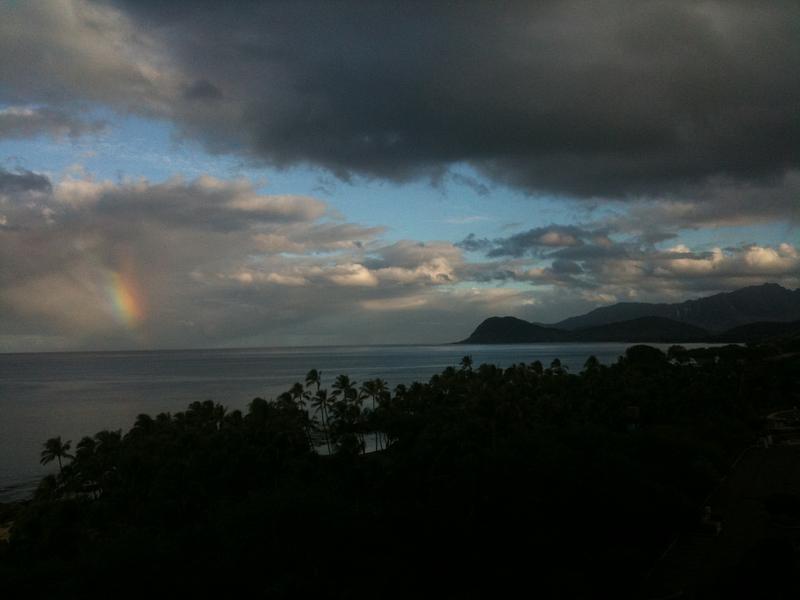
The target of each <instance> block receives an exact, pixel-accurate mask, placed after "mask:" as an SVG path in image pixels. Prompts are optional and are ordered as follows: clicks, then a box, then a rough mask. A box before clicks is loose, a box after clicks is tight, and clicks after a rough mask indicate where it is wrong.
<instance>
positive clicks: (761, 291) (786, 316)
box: [552, 283, 800, 332]
mask: <svg viewBox="0 0 800 600" xmlns="http://www.w3.org/2000/svg"><path fill="white" fill-rule="evenodd" d="M641 317H663V318H666V319H672V320H673V321H679V322H682V323H688V324H690V325H695V326H697V327H702V328H704V329H707V330H709V331H712V332H721V331H725V330H727V329H730V328H732V327H737V326H739V325H746V324H748V323H755V322H760V321H772V322H785V321H796V320H800V289H797V290H787V289H786V288H783V287H781V286H779V285H777V284H775V283H765V284H763V285H759V286H751V287H746V288H742V289H740V290H736V291H734V292H726V293H722V294H715V295H713V296H708V297H706V298H698V299H696V300H687V301H686V302H680V303H676V304H664V303H660V304H648V303H641V302H621V303H618V304H613V305H611V306H603V307H601V308H596V309H594V310H593V311H591V312H588V313H586V314H585V315H581V316H577V317H570V318H568V319H564V320H563V321H560V322H558V323H555V324H553V325H552V327H554V328H558V329H567V330H577V329H585V328H587V327H596V326H600V325H607V324H610V323H616V322H620V321H629V320H631V319H638V318H641Z"/></svg>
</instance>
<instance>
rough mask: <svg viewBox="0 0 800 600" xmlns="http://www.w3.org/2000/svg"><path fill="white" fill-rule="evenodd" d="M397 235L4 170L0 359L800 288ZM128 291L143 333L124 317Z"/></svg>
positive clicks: (777, 270)
mask: <svg viewBox="0 0 800 600" xmlns="http://www.w3.org/2000/svg"><path fill="white" fill-rule="evenodd" d="M385 234H386V229H385V228H383V227H375V226H372V227H366V226H362V225H359V224H357V223H351V222H346V221H343V220H341V218H340V217H338V215H336V214H335V213H331V211H329V210H328V208H327V206H326V205H325V203H323V202H322V201H320V200H318V199H315V198H308V197H304V196H286V195H269V194H264V193H259V192H257V191H256V190H255V189H254V188H253V187H252V185H251V184H250V183H249V182H247V181H245V180H219V179H215V178H212V177H208V176H203V177H199V178H196V179H192V180H186V179H183V178H180V177H174V178H171V179H168V180H166V181H163V182H150V181H147V180H144V179H138V180H122V181H117V182H111V181H97V180H94V179H91V178H90V177H88V176H86V175H84V176H83V177H82V178H75V177H74V176H69V175H67V176H64V177H62V178H61V179H59V180H56V181H51V180H50V178H49V177H47V176H46V175H43V174H41V173H34V172H30V171H24V170H20V171H6V170H2V169H0V255H2V256H6V257H14V259H13V261H8V262H7V263H6V264H5V265H4V269H2V270H0V315H2V316H0V331H1V332H2V335H1V336H0V348H6V349H12V348H16V349H19V348H20V347H23V348H27V349H35V348H36V347H39V345H42V346H44V347H49V348H51V349H52V348H81V347H95V348H120V347H123V348H124V347H175V346H181V347H186V346H209V345H231V344H234V345H235V344H247V343H258V344H269V343H270V342H271V341H272V343H275V342H274V340H281V342H282V343H326V342H328V343H341V342H342V341H345V340H350V341H359V342H389V341H393V342H396V341H406V342H418V341H429V342H443V341H450V340H453V339H457V338H458V337H461V336H463V335H465V332H467V331H468V330H470V329H471V328H472V327H473V326H474V325H475V323H477V322H478V321H480V320H481V319H483V318H484V317H486V316H488V314H496V313H501V314H506V313H513V314H518V315H520V316H527V317H529V318H535V319H536V320H543V321H548V320H549V321H553V320H557V319H559V318H563V317H566V316H568V315H569V314H571V313H572V312H577V311H581V310H587V309H590V308H592V307H593V306H596V305H597V304H599V303H607V302H613V301H616V300H623V299H637V300H648V299H649V300H653V299H657V300H667V299H681V298H682V297H683V296H685V295H686V294H700V293H708V292H709V291H716V290H719V289H731V288H734V287H740V286H744V285H750V284H758V283H762V282H763V281H766V280H768V281H775V282H778V283H782V284H784V285H787V286H790V287H795V286H798V285H800V254H799V253H798V246H797V245H794V244H792V243H790V242H784V243H781V244H778V245H774V246H771V245H764V244H761V245H759V244H745V245H741V246H738V247H731V248H714V249H712V250H709V251H693V250H691V249H690V248H688V247H685V246H680V245H678V246H675V247H672V248H669V249H666V250H659V249H657V248H656V247H655V246H653V245H652V244H648V243H645V242H642V241H641V239H639V238H638V237H637V236H636V235H629V236H627V237H626V236H624V235H621V233H620V232H619V231H616V232H613V233H612V232H611V231H610V230H609V229H605V230H600V229H592V228H591V227H590V226H586V227H578V226H567V225H558V224H553V225H551V226H546V227H540V228H535V229H532V230H529V231H527V232H522V233H518V234H513V235H510V236H508V237H506V238H499V239H494V240H478V239H476V238H475V237H474V236H472V237H470V238H467V240H465V242H463V243H460V244H453V243H451V242H447V241H438V242H435V241H434V242H430V241H427V242H421V241H415V240H400V241H395V242H389V241H387V240H386V239H385ZM467 253H469V254H470V255H472V256H473V258H470V257H468V256H467ZM481 254H482V255H483V256H485V258H486V260H480V259H477V260H476V259H475V258H474V256H475V255H478V256H479V255H481ZM120 281H123V282H126V283H127V285H129V286H132V287H131V290H128V291H127V292H126V293H128V294H132V296H133V298H134V300H135V302H136V304H137V306H134V307H127V309H128V310H129V311H130V310H135V311H136V313H137V314H136V315H135V316H136V319H135V320H131V319H130V317H131V315H124V314H123V315H121V314H120V306H119V303H120V299H119V297H118V294H119V290H116V289H115V287H114V286H117V285H119V283H120ZM123 308H125V307H123ZM377 323H380V327H378V326H377ZM343 324H346V326H345V327H344V328H343ZM386 332H391V336H392V337H391V338H389V339H387V338H386V337H385V336H386V335H387V334H386Z"/></svg>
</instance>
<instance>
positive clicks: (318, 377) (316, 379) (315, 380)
mask: <svg viewBox="0 0 800 600" xmlns="http://www.w3.org/2000/svg"><path fill="white" fill-rule="evenodd" d="M321 384H322V373H321V372H319V371H317V370H316V369H311V370H310V371H309V372H308V373H306V387H307V388H308V387H311V386H312V385H316V386H317V391H319V386H320V385H321Z"/></svg>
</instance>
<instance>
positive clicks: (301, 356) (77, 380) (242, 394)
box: [0, 343, 699, 502]
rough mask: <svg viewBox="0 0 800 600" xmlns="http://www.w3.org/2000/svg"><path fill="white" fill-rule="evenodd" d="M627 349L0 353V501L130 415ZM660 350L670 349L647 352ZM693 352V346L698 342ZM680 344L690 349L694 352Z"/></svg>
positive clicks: (606, 356) (568, 361)
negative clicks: (65, 452)
mask: <svg viewBox="0 0 800 600" xmlns="http://www.w3.org/2000/svg"><path fill="white" fill-rule="evenodd" d="M628 345H629V344H616V343H606V344H515V345H492V346H455V345H443V346H339V347H313V348H248V349H220V350H169V351H142V352H67V353H26V354H0V502H4V501H10V500H15V499H20V498H24V497H26V496H29V495H30V494H31V492H32V491H33V489H35V487H36V484H37V482H38V481H39V480H40V479H41V478H42V477H43V476H44V475H45V474H47V473H49V472H53V470H54V468H55V467H54V466H53V465H52V464H51V465H48V466H47V467H42V466H41V465H39V453H40V451H41V447H42V444H43V442H44V441H45V440H47V439H48V438H51V437H55V436H58V435H60V436H61V437H62V439H63V440H72V447H73V449H74V447H75V444H76V443H77V441H78V440H79V439H80V438H81V437H83V436H85V435H94V434H95V433H96V432H98V431H100V430H102V429H122V430H123V431H125V430H127V429H128V428H129V427H130V426H131V425H132V424H133V421H134V419H135V418H136V416H137V415H139V414H141V413H148V414H151V415H155V414H157V413H160V412H177V411H181V410H183V409H185V408H186V406H187V405H188V404H189V403H190V402H193V401H195V400H214V401H215V402H219V403H221V404H223V405H225V406H227V407H228V408H229V409H244V408H245V407H246V406H247V404H248V402H250V400H252V399H253V398H255V397H257V396H261V397H263V398H273V397H275V396H276V395H277V394H279V393H280V392H282V391H285V390H286V389H288V387H289V386H291V384H292V383H294V382H296V381H301V382H302V381H303V380H304V378H305V374H306V373H307V372H308V371H309V370H310V369H318V370H320V371H321V372H322V376H323V386H330V384H331V383H332V382H333V380H334V378H335V377H336V376H337V375H339V374H347V375H350V377H351V379H354V380H356V381H357V382H359V383H360V382H361V381H363V380H364V379H372V378H375V377H381V378H383V379H384V380H386V381H387V382H388V383H389V385H390V387H391V388H393V387H394V386H396V385H397V384H399V383H406V384H408V383H411V382H413V381H427V380H428V379H430V377H431V376H432V375H434V374H435V373H439V372H441V371H442V370H443V369H445V368H446V367H448V366H457V365H458V363H459V362H460V360H461V357H462V356H464V355H470V356H472V358H473V360H474V363H475V365H479V364H481V363H494V364H496V365H499V366H503V367H505V366H509V365H511V364H514V363H519V362H525V363H530V362H533V361H535V360H540V361H542V363H543V364H545V366H547V365H549V364H550V362H551V361H552V359H554V358H559V359H560V360H561V362H562V364H564V365H565V366H567V367H568V368H569V370H570V371H572V372H578V371H580V370H581V368H582V366H583V363H584V362H585V361H586V359H587V358H588V357H589V356H590V355H595V356H596V357H597V358H598V359H599V360H600V361H601V362H604V363H611V362H614V361H615V360H616V359H617V357H618V356H619V355H621V354H622V353H624V351H625V348H626V347H627V346H628ZM654 345H655V346H660V347H662V348H666V347H668V345H667V344H661V345H659V344H654ZM698 345H699V344H698ZM687 346H692V345H691V344H689V345H687Z"/></svg>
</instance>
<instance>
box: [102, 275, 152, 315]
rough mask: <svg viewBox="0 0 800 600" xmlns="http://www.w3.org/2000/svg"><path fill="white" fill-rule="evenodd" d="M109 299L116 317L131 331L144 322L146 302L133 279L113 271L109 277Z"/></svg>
mask: <svg viewBox="0 0 800 600" xmlns="http://www.w3.org/2000/svg"><path fill="white" fill-rule="evenodd" d="M108 297H109V299H110V301H111V305H112V307H113V309H114V315H115V316H116V318H117V320H118V321H119V322H120V323H122V324H124V325H126V326H127V327H129V328H130V329H135V328H136V326H137V325H138V324H139V323H141V322H142V321H143V320H144V318H145V304H144V300H143V298H142V296H141V294H140V293H139V290H138V289H137V287H136V283H135V281H134V279H133V277H131V276H129V275H127V276H126V275H125V274H123V273H120V272H113V271H112V272H111V273H110V276H109V283H108Z"/></svg>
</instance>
